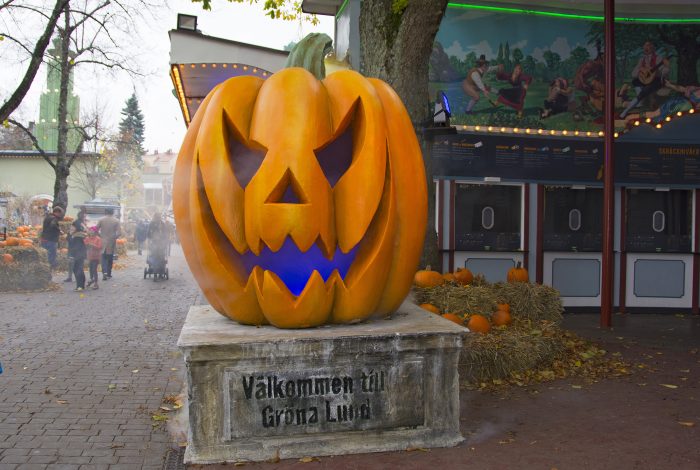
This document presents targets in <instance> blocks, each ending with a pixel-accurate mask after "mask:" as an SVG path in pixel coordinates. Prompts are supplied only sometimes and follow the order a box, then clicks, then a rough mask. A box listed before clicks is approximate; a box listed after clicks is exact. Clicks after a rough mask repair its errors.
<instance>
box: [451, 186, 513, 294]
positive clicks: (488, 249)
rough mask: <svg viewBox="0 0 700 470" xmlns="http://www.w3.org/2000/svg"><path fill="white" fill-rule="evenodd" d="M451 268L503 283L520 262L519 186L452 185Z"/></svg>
mask: <svg viewBox="0 0 700 470" xmlns="http://www.w3.org/2000/svg"><path fill="white" fill-rule="evenodd" d="M454 191H455V194H454V227H453V230H454V266H455V267H456V268H459V267H466V268H467V269H469V270H470V271H472V273H474V274H483V275H484V277H485V278H486V280H488V281H490V282H498V281H505V280H506V275H507V272H508V270H509V269H511V268H512V267H513V266H515V265H516V263H517V262H518V261H520V262H522V261H523V247H524V244H523V226H524V224H523V218H524V213H525V208H524V205H523V199H524V198H523V191H524V186H523V185H522V184H475V183H460V182H458V183H457V184H456V185H454Z"/></svg>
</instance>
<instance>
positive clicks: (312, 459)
mask: <svg viewBox="0 0 700 470" xmlns="http://www.w3.org/2000/svg"><path fill="white" fill-rule="evenodd" d="M318 461H319V459H318V457H302V458H300V459H299V462H301V463H309V462H318Z"/></svg>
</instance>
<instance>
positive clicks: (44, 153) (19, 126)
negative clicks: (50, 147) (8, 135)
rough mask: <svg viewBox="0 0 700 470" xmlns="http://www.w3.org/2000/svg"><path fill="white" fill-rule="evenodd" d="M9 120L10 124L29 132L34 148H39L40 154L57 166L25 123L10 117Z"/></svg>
mask: <svg viewBox="0 0 700 470" xmlns="http://www.w3.org/2000/svg"><path fill="white" fill-rule="evenodd" d="M7 121H8V122H9V123H10V124H12V125H14V126H17V127H18V128H20V129H22V130H23V131H24V133H25V134H27V135H28V136H29V138H30V139H31V141H32V144H33V145H34V148H35V149H37V151H38V152H39V155H41V156H42V157H43V158H44V160H46V161H47V162H49V165H51V168H54V169H55V168H56V164H55V163H54V162H52V161H51V158H50V157H49V156H48V155H47V154H46V152H44V149H43V148H41V145H39V141H38V140H36V137H35V136H34V134H32V131H30V130H29V129H27V128H26V127H24V125H23V124H22V123H20V122H17V121H15V120H14V119H8V120H7Z"/></svg>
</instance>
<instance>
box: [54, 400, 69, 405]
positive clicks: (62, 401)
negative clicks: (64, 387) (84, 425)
mask: <svg viewBox="0 0 700 470" xmlns="http://www.w3.org/2000/svg"><path fill="white" fill-rule="evenodd" d="M56 403H58V404H59V405H67V404H68V402H67V401H66V400H56Z"/></svg>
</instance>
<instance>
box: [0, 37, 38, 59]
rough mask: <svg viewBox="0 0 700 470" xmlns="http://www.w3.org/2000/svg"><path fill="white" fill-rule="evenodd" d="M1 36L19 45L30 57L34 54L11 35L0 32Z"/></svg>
mask: <svg viewBox="0 0 700 470" xmlns="http://www.w3.org/2000/svg"><path fill="white" fill-rule="evenodd" d="M0 36H3V37H4V38H5V39H9V40H10V41H12V42H14V43H15V44H17V45H18V46H19V47H21V48H22V49H24V50H25V51H26V52H27V53H28V54H29V55H31V54H33V52H32V50H31V49H29V48H28V47H27V46H25V45H24V44H22V41H20V40H19V39H17V38H15V37H13V36H10V35H9V34H7V33H3V32H0Z"/></svg>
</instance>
